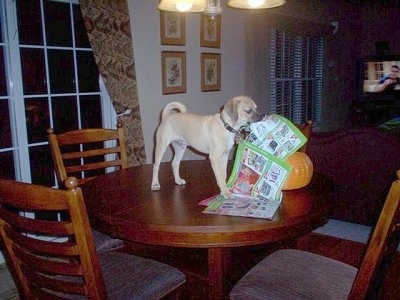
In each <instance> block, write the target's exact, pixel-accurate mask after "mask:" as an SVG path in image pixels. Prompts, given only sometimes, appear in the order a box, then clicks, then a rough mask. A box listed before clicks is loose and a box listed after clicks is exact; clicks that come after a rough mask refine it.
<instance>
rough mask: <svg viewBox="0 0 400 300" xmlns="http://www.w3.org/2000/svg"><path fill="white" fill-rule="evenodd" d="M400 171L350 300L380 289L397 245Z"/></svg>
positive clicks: (398, 235) (398, 234)
mask: <svg viewBox="0 0 400 300" xmlns="http://www.w3.org/2000/svg"><path fill="white" fill-rule="evenodd" d="M399 203H400V170H399V171H397V180H395V181H394V182H393V183H392V186H391V187H390V190H389V193H388V195H387V198H386V201H385V204H384V205H383V208H382V211H381V214H380V216H379V219H378V222H377V223H376V226H375V229H374V231H373V233H372V235H371V237H370V240H369V242H368V247H367V249H366V253H365V256H364V258H363V261H362V262H361V265H360V267H359V269H358V272H357V275H356V278H355V280H354V283H353V286H352V289H351V292H350V296H349V299H366V296H367V295H370V294H371V293H376V292H377V291H378V290H379V287H380V286H381V285H382V284H381V280H383V278H384V275H385V271H386V269H387V266H388V264H389V263H390V262H391V260H392V258H393V256H394V254H395V253H396V249H397V247H398V245H399V241H400V207H399Z"/></svg>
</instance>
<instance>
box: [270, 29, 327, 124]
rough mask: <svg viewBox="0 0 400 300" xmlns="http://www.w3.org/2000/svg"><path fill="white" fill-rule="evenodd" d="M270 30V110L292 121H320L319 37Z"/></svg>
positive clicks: (321, 71)
mask: <svg viewBox="0 0 400 300" xmlns="http://www.w3.org/2000/svg"><path fill="white" fill-rule="evenodd" d="M271 30H272V31H271V73H270V76H271V77H270V80H271V91H270V93H271V95H270V99H271V102H270V103H271V107H270V111H271V112H272V113H276V114H280V115H283V116H285V117H287V118H288V119H290V120H291V121H292V122H295V123H304V122H305V121H307V120H312V121H313V122H314V123H318V122H320V119H321V100H322V79H323V78H322V75H323V55H324V54H323V38H322V37H305V36H300V35H296V34H292V33H288V32H284V31H281V30H279V29H277V28H272V29H271Z"/></svg>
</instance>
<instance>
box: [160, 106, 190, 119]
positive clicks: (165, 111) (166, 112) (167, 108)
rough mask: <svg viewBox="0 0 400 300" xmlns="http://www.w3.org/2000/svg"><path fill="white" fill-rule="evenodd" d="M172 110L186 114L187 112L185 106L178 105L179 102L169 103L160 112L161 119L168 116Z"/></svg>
mask: <svg viewBox="0 0 400 300" xmlns="http://www.w3.org/2000/svg"><path fill="white" fill-rule="evenodd" d="M173 110H177V111H179V112H180V113H186V112H187V109H186V106H185V105H184V104H182V103H180V102H171V103H169V104H167V105H166V106H165V107H164V109H163V111H162V115H161V118H162V119H164V118H165V117H166V116H168V115H169V114H170V113H171V111H173Z"/></svg>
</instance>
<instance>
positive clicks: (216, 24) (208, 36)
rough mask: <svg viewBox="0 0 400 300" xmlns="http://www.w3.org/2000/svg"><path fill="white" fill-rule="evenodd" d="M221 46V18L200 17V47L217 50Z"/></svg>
mask: <svg viewBox="0 0 400 300" xmlns="http://www.w3.org/2000/svg"><path fill="white" fill-rule="evenodd" d="M220 45H221V16H220V15H219V16H216V17H211V16H208V15H205V14H202V15H201V21H200V46H201V47H209V48H219V47H220Z"/></svg>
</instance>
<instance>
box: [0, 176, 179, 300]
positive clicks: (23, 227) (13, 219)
mask: <svg viewBox="0 0 400 300" xmlns="http://www.w3.org/2000/svg"><path fill="white" fill-rule="evenodd" d="M65 182H66V186H67V190H62V189H53V188H49V187H43V186H38V185H34V184H28V183H22V182H17V181H14V180H6V179H0V235H1V241H2V244H3V253H4V255H5V258H6V263H7V266H8V268H9V270H10V272H11V274H12V276H13V279H14V281H15V283H16V286H17V288H18V292H19V294H20V297H21V299H56V298H57V299H60V298H63V299H65V298H69V299H71V298H72V297H74V298H73V299H76V296H77V295H80V296H84V297H85V299H108V298H110V299H159V298H161V297H164V296H165V295H171V293H172V294H173V295H174V296H176V294H175V293H176V292H177V291H179V290H181V289H182V288H181V286H182V285H183V284H184V282H185V275H184V274H183V273H181V272H180V271H178V270H177V269H175V268H173V267H171V266H169V265H166V264H163V263H159V262H156V261H153V260H149V259H144V258H140V257H137V256H133V255H129V254H125V253H121V252H114V251H109V252H103V253H97V252H96V250H95V246H94V242H93V237H92V232H91V230H90V224H89V221H88V216H87V212H86V208H85V204H84V199H83V195H82V192H81V189H80V188H79V187H77V183H78V181H77V179H76V178H74V177H69V178H67V180H66V181H65ZM38 211H56V212H60V213H63V214H66V215H67V216H68V218H66V219H65V220H62V221H59V220H58V221H57V220H54V221H48V220H40V219H37V218H33V216H34V214H35V212H38ZM79 299H81V298H79Z"/></svg>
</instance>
